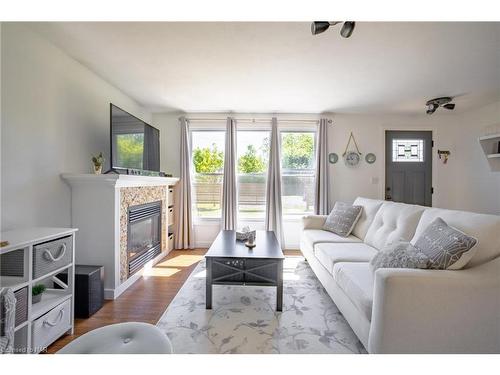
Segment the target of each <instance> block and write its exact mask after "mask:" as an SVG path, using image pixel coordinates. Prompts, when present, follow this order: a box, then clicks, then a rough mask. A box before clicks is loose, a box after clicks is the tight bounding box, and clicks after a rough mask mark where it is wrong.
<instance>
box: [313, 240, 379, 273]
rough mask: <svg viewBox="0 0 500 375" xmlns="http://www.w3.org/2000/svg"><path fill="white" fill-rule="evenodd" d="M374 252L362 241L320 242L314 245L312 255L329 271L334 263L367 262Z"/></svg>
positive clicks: (375, 251)
mask: <svg viewBox="0 0 500 375" xmlns="http://www.w3.org/2000/svg"><path fill="white" fill-rule="evenodd" d="M376 253H377V250H375V249H374V248H373V247H371V246H369V245H367V244H364V243H320V244H317V245H316V246H315V247H314V256H315V257H316V258H317V259H318V260H319V262H320V263H321V264H322V265H323V267H325V268H326V269H327V271H328V272H330V273H333V266H334V265H335V264H336V263H340V262H369V261H370V259H371V258H373V256H374V255H375V254H376Z"/></svg>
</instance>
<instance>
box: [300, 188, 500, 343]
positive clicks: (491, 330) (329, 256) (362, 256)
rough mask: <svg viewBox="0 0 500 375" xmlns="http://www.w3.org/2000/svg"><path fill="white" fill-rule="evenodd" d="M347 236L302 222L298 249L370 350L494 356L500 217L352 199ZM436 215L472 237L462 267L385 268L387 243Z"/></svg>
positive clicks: (310, 219)
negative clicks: (381, 254)
mask: <svg viewBox="0 0 500 375" xmlns="http://www.w3.org/2000/svg"><path fill="white" fill-rule="evenodd" d="M354 204H355V205H360V206H363V211H362V214H361V217H360V219H359V221H358V222H357V224H356V226H355V228H354V230H353V232H352V234H351V235H350V236H349V237H347V238H343V237H340V236H337V235H335V234H334V233H331V232H327V231H324V230H322V229H321V228H322V226H323V224H324V222H325V219H326V216H323V215H311V216H306V217H304V218H303V230H302V233H301V245H300V248H301V251H302V253H303V254H304V256H305V258H306V259H307V261H308V263H309V265H310V266H311V268H312V269H313V271H314V272H315V274H316V276H317V277H318V279H319V280H320V281H321V283H322V284H323V286H324V287H325V289H326V291H327V292H328V294H329V295H330V296H331V297H332V299H333V301H334V302H335V304H336V305H337V307H338V308H339V309H340V311H341V312H342V314H343V315H344V317H345V318H346V319H347V321H348V322H349V324H350V325H351V327H352V329H353V330H354V332H355V333H356V335H357V336H358V337H359V339H360V340H361V342H362V343H363V345H364V346H365V347H366V349H367V350H368V352H370V353H500V216H496V215H485V214H476V213H471V212H463V211H454V210H445V209H439V208H428V207H422V206H415V205H408V204H403V203H394V202H386V201H380V200H373V199H367V198H357V199H356V200H355V202H354ZM437 217H441V218H442V219H443V220H445V221H446V222H447V223H448V224H449V225H451V226H453V227H455V228H457V229H459V230H461V231H463V232H465V233H466V234H468V235H470V236H473V237H475V238H476V239H477V241H478V242H477V244H476V245H475V248H476V249H475V253H474V256H473V257H472V259H471V260H470V261H469V262H468V263H467V265H466V266H465V267H464V268H463V269H461V270H443V271H442V270H421V269H402V268H383V269H378V270H377V271H376V272H375V273H372V271H371V269H370V266H369V261H370V259H371V258H372V257H373V256H374V254H376V253H377V252H378V251H380V249H382V248H383V247H384V246H385V245H387V244H389V243H391V242H394V241H399V240H404V241H410V242H412V243H414V242H415V241H416V239H417V238H418V236H419V235H420V233H422V231H423V230H424V229H425V228H426V227H427V226H428V225H429V224H430V223H431V222H432V221H433V220H434V219H435V218H437Z"/></svg>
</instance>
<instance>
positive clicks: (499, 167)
mask: <svg viewBox="0 0 500 375" xmlns="http://www.w3.org/2000/svg"><path fill="white" fill-rule="evenodd" d="M333 118H334V126H333V127H332V131H331V132H330V140H329V148H330V150H331V152H336V153H337V154H339V156H340V155H341V154H342V153H343V151H344V148H345V145H346V143H347V139H348V137H349V132H350V131H353V132H354V135H355V136H356V140H357V142H358V145H359V147H360V149H361V152H362V153H363V154H366V153H368V152H373V153H375V154H376V155H377V161H376V162H375V163H374V164H372V165H369V164H368V163H365V162H362V163H360V165H359V167H358V168H355V169H352V168H348V167H346V166H345V165H344V163H343V162H342V161H340V162H339V163H337V164H335V165H330V168H331V169H330V170H331V184H330V187H331V190H332V191H331V192H332V202H334V201H337V200H341V201H352V200H354V199H355V198H356V197H357V196H360V195H361V196H366V197H371V198H383V197H384V181H385V174H384V162H385V159H384V147H385V146H384V131H385V130H386V129H399V130H405V129H413V130H432V131H433V138H434V141H435V145H434V150H433V186H434V196H433V206H436V207H444V208H452V209H461V210H470V211H476V212H483V213H493V214H500V194H499V192H500V172H499V171H500V161H499V160H492V161H488V160H487V158H486V157H485V155H484V152H483V150H482V148H481V145H480V143H479V141H478V137H479V136H480V135H483V134H485V133H486V132H487V127H491V126H493V127H495V126H496V124H500V102H497V103H493V104H490V105H488V106H485V107H482V108H479V109H476V110H473V111H468V112H465V113H460V112H455V113H453V112H436V113H435V114H434V115H432V116H428V115H422V116H377V115H375V116H369V115H334V116H333ZM497 128H498V126H497ZM498 130H499V131H500V128H498ZM438 149H441V150H450V151H451V155H450V158H449V160H448V163H447V164H443V163H442V162H441V161H440V160H439V159H438V157H437V150H438ZM374 179H375V180H376V181H374ZM377 181H378V182H377ZM375 182H377V183H375Z"/></svg>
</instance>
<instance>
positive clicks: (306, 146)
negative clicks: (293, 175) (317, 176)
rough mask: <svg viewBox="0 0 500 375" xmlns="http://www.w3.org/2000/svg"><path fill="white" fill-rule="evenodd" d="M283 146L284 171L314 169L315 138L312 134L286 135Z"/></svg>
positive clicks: (284, 135)
mask: <svg viewBox="0 0 500 375" xmlns="http://www.w3.org/2000/svg"><path fill="white" fill-rule="evenodd" d="M281 144H282V147H281V157H282V159H283V161H282V163H283V168H284V169H308V168H312V167H313V165H314V153H313V151H314V136H313V135H312V134H311V133H284V134H283V138H282V143H281Z"/></svg>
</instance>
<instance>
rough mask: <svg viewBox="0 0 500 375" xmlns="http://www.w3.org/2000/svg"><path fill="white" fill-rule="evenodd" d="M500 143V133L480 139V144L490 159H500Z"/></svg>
mask: <svg viewBox="0 0 500 375" xmlns="http://www.w3.org/2000/svg"><path fill="white" fill-rule="evenodd" d="M499 142H500V133H495V134H488V135H483V136H481V137H479V143H480V144H481V147H482V148H483V151H484V153H485V155H486V157H487V158H488V159H498V158H500V153H499V152H498V151H499V149H498V143H499Z"/></svg>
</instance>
